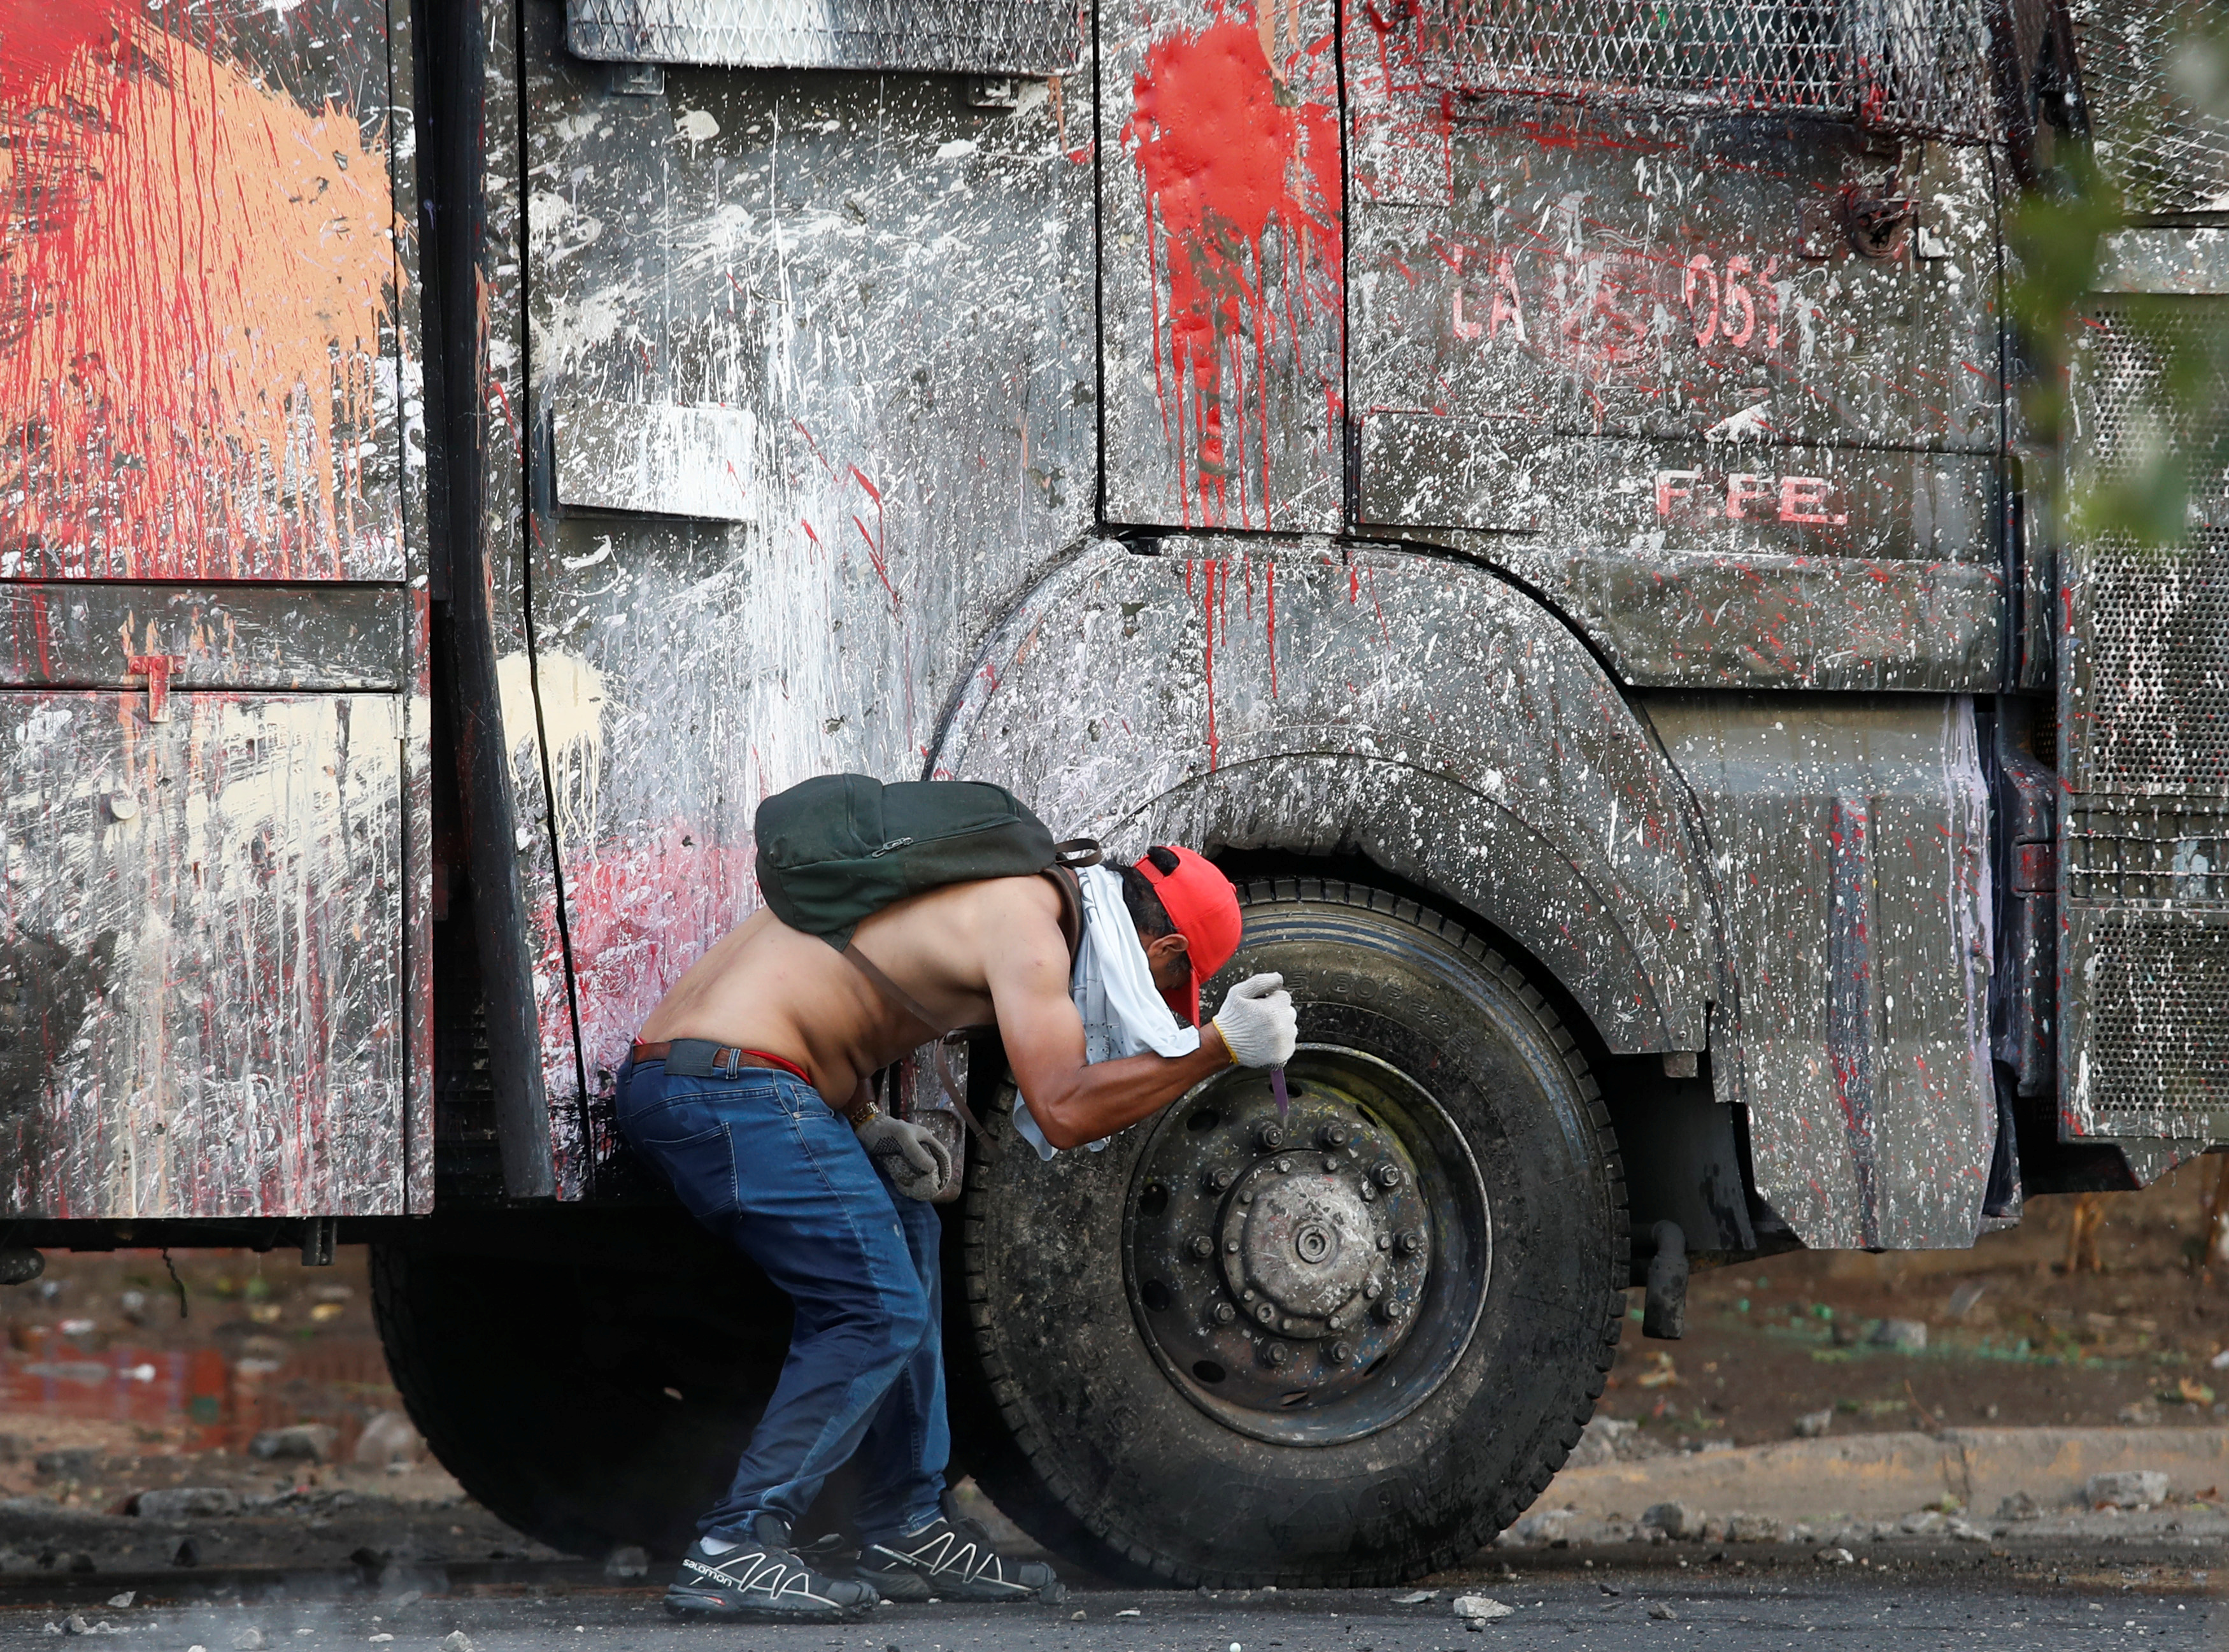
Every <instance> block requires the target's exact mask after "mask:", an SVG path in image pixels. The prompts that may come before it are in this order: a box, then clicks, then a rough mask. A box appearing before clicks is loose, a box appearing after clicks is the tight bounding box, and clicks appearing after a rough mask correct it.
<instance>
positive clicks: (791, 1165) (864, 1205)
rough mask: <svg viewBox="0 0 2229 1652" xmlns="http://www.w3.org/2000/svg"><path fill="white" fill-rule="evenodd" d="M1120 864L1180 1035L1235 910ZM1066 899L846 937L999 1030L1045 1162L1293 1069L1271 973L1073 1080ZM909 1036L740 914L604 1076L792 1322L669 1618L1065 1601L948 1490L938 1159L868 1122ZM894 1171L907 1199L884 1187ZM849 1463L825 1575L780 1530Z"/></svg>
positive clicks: (927, 906)
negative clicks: (843, 1570)
mask: <svg viewBox="0 0 2229 1652" xmlns="http://www.w3.org/2000/svg"><path fill="white" fill-rule="evenodd" d="M1117 870H1118V871H1119V872H1120V874H1121V879H1122V884H1123V903H1124V906H1125V908H1126V909H1127V911H1128V913H1129V915H1130V917H1131V921H1132V922H1133V923H1134V924H1135V926H1136V928H1137V930H1138V936H1139V939H1140V941H1141V942H1143V943H1144V946H1145V951H1146V957H1147V964H1148V965H1149V967H1151V970H1152V973H1153V983H1154V985H1155V987H1158V988H1159V991H1160V993H1161V994H1162V997H1163V998H1164V999H1165V1000H1166V1001H1167V1002H1168V1003H1169V1004H1170V1006H1171V1007H1172V1009H1174V1010H1175V1011H1176V1013H1177V1017H1178V1019H1179V1021H1180V1022H1184V1023H1185V1024H1187V1025H1195V1024H1197V1022H1198V1005H1199V987H1198V983H1199V981H1200V980H1201V979H1203V978H1204V977H1206V976H1209V975H1212V974H1214V973H1215V972H1216V971H1217V969H1219V968H1221V967H1223V965H1224V963H1226V962H1228V961H1229V960H1230V957H1231V955H1232V954H1234V953H1235V952H1236V951H1237V948H1238V941H1239V935H1240V930H1241V927H1242V920H1241V917H1240V915H1239V909H1238V902H1237V895H1236V893H1235V892H1234V891H1233V890H1232V889H1231V887H1230V882H1229V880H1227V879H1226V878H1224V876H1223V874H1222V873H1221V872H1219V871H1217V870H1216V869H1215V867H1214V866H1213V865H1211V864H1210V863H1209V862H1208V861H1206V860H1204V859H1203V858H1201V857H1200V856H1198V855H1196V854H1194V853H1192V852H1191V851H1190V850H1180V849H1172V848H1160V849H1155V850H1153V851H1150V852H1148V854H1147V857H1146V858H1145V859H1143V860H1141V861H1140V863H1139V865H1136V866H1128V867H1121V868H1119V869H1117ZM1062 913H1063V897H1062V895H1061V892H1060V891H1059V890H1057V888H1056V887H1055V886H1054V885H1053V884H1052V883H1051V882H1050V880H1049V879H1047V878H1045V877H1001V878H992V879H988V880H986V881H983V882H980V883H969V884H948V885H947V886H945V887H943V888H941V889H935V890H929V891H928V892H927V893H924V894H921V895H916V896H914V897H910V898H909V899H906V900H903V901H901V902H899V903H896V904H895V905H892V906H889V907H886V908H884V909H883V910H881V911H879V912H877V913H876V914H875V915H874V916H871V917H870V918H868V919H867V920H866V921H865V922H863V923H861V924H860V925H859V926H858V929H857V931H856V932H855V933H854V935H853V936H852V946H853V948H854V949H855V950H856V951H858V953H860V954H862V955H864V957H865V958H866V959H867V961H869V963H870V965H872V966H875V967H879V968H880V969H881V971H882V972H883V974H885V975H887V976H888V977H889V978H890V980H891V982H893V983H894V984H895V985H896V987H897V988H898V989H899V990H900V991H901V992H902V993H903V994H904V995H905V996H907V997H909V998H911V999H913V1000H915V1002H916V1003H918V1004H919V1005H920V1006H922V1009H924V1010H926V1011H927V1012H929V1013H930V1014H932V1015H935V1016H937V1017H939V1018H941V1020H942V1021H943V1023H944V1024H945V1025H952V1026H961V1025H988V1024H991V1023H992V1022H995V1023H996V1024H997V1025H998V1028H999V1033H1000V1035H1001V1037H1002V1038H1003V1039H1004V1041H1005V1051H1006V1058H1007V1060H1008V1062H1009V1063H1010V1064H1012V1068H1013V1073H1014V1079H1015V1083H1016V1085H1017V1087H1018V1090H1020V1092H1021V1094H1022V1096H1024V1097H1025V1103H1026V1105H1027V1107H1028V1109H1029V1111H1030V1114H1031V1117H1032V1118H1033V1119H1034V1120H1035V1122H1036V1123H1037V1128H1038V1129H1039V1131H1040V1132H1042V1134H1043V1135H1044V1139H1045V1141H1047V1142H1048V1143H1050V1146H1052V1147H1056V1148H1065V1147H1076V1146H1080V1145H1081V1144H1082V1143H1085V1142H1089V1141H1097V1140H1099V1139H1100V1138H1101V1137H1102V1136H1106V1135H1112V1134H1113V1133H1114V1132H1115V1131H1117V1130H1119V1129H1121V1128H1122V1127H1123V1126H1125V1125H1127V1124H1133V1123H1135V1122H1137V1121H1138V1120H1140V1119H1142V1118H1146V1117H1147V1116H1149V1115H1152V1114H1153V1113H1155V1112H1157V1111H1159V1109H1161V1108H1163V1107H1166V1106H1167V1105H1168V1103H1169V1102H1172V1101H1174V1100H1176V1099H1177V1097H1179V1096H1182V1095H1183V1094H1184V1093H1185V1091H1187V1090H1190V1089H1191V1088H1192V1086H1193V1085H1195V1084H1197V1083H1199V1081H1200V1080H1201V1079H1203V1078H1205V1077H1209V1076H1210V1075H1211V1074H1213V1073H1216V1072H1218V1071H1220V1070H1223V1069H1224V1068H1225V1067H1227V1066H1230V1064H1233V1063H1234V1062H1238V1063H1242V1064H1245V1065H1249V1066H1271V1065H1276V1064H1282V1062H1283V1061H1284V1060H1285V1059H1286V1058H1287V1057H1289V1056H1290V1055H1291V1054H1292V1051H1293V1044H1294V1029H1295V1021H1294V1011H1293V1006H1292V1000H1291V997H1290V995H1289V994H1288V993H1285V992H1284V991H1282V985H1283V983H1282V980H1281V978H1279V977H1277V976H1275V975H1257V976H1255V977H1253V978H1252V979H1250V980H1247V981H1244V982H1242V983H1241V984H1240V985H1239V986H1238V987H1235V988H1233V989H1232V991H1231V993H1230V996H1229V997H1227V998H1226V999H1225V1000H1224V1005H1223V1009H1222V1011H1221V1012H1220V1013H1219V1014H1217V1017H1216V1018H1215V1019H1214V1021H1212V1022H1211V1024H1209V1025H1207V1026H1206V1027H1204V1028H1203V1029H1202V1030H1201V1036H1200V1043H1199V1048H1198V1050H1196V1051H1192V1053H1190V1054H1188V1055H1183V1056H1176V1057H1164V1056H1159V1055H1140V1056H1130V1057H1124V1058H1122V1059H1120V1060H1110V1061H1103V1062H1100V1063H1098V1064H1087V1063H1086V1061H1085V1059H1084V1029H1083V1022H1082V1017H1081V1016H1080V1015H1079V1014H1078V1012H1077V1011H1076V1005H1075V1003H1074V1002H1073V1001H1072V1000H1071V999H1070V985H1069V971H1070V955H1069V947H1068V942H1067V940H1066V938H1065V936H1064V935H1063V932H1062V929H1061V919H1062ZM921 1041H922V1026H921V1025H920V1023H919V1022H918V1020H917V1019H915V1017H913V1016H912V1015H910V1014H909V1013H908V1012H905V1011H904V1010H903V1009H901V1008H900V1007H898V1006H897V1005H896V1004H895V1003H893V1002H892V1001H890V997H889V995H888V994H886V993H883V992H882V991H881V990H879V989H878V988H877V987H876V986H874V985H873V984H872V983H870V981H869V980H868V979H867V977H866V975H865V974H863V973H862V972H861V970H860V969H858V968H857V967H854V966H853V965H852V964H851V962H849V961H846V960H845V957H844V956H843V955H841V954H839V953H838V952H837V951H836V950H835V949H834V948H832V947H831V946H829V945H828V943H827V942H824V941H822V940H820V939H819V938H818V937H816V936H813V935H803V934H800V933H799V932H798V931H797V930H795V929H790V928H788V927H787V925H785V924H783V923H782V922H780V919H778V918H776V917H775V916H774V914H773V912H771V911H770V910H761V911H760V912H759V913H757V914H756V915H755V916H753V917H752V918H751V919H750V920H749V921H748V922H745V923H743V924H742V925H741V926H740V927H739V928H737V929H735V930H733V931H732V932H730V933H729V935H726V936H725V937H723V939H722V940H721V941H720V942H718V944H716V946H714V947H713V948H711V950H710V951H709V952H707V953H706V954H705V955H704V956H703V958H701V959H699V960H698V961H697V963H696V964H695V965H694V966H693V967H691V969H690V970H689V972H688V974H685V975H684V976H683V977H682V978H681V980H679V981H678V982H677V983H676V984H675V986H674V987H673V990H672V991H671V992H670V993H667V994H666V996H665V1000H664V1001H663V1002H662V1003H660V1004H659V1005H658V1008H657V1009H656V1010H654V1011H653V1012H652V1013H651V1017H650V1019H649V1020H648V1021H646V1023H644V1025H643V1029H642V1034H641V1038H640V1040H639V1042H638V1043H637V1044H636V1045H635V1048H634V1054H633V1058H632V1059H631V1060H630V1061H629V1062H628V1063H627V1064H626V1066H625V1067H624V1068H622V1069H621V1070H620V1077H619V1086H618V1090H619V1095H618V1102H619V1120H620V1129H621V1130H622V1131H623V1132H624V1133H625V1135H626V1138H627V1140H628V1141H630V1142H631V1143H633V1146H634V1147H635V1148H636V1149H637V1151H639V1152H640V1153H641V1154H643V1155H644V1156H645V1157H646V1158H648V1159H650V1160H652V1161H653V1162H654V1163H656V1164H657V1165H658V1167H660V1168H661V1169H663V1170H664V1171H665V1173H666V1175H667V1177H668V1178H669V1179H670V1180H671V1182H672V1184H673V1187H674V1191H675V1192H677V1193H678V1195H679V1196H680V1198H681V1200H682V1202H683V1203H684V1205H687V1206H688V1207H689V1209H690V1211H691V1213H692V1214H694V1215H695V1216H696V1218H697V1220H699V1221H700V1222H703V1224H704V1225H706V1226H707V1227H710V1229H712V1230H713V1231H715V1232H717V1233H719V1234H721V1235H723V1237H727V1238H728V1239H729V1240H730V1241H731V1242H732V1243H734V1244H736V1246H737V1247H738V1248H739V1249H741V1250H742V1251H743V1252H744V1254H746V1255H747V1256H748V1257H750V1258H751V1259H752V1260H753V1261H754V1262H755V1263H758V1265H759V1266H760V1267H761V1269H763V1270H765V1271H766V1273H767V1274H768V1276H769V1277H770V1278H772V1279H773V1280H774V1282H775V1283H776V1284H777V1285H779V1286H780V1287H781V1289H783V1290H785V1291H787V1293H788V1294H789V1296H790V1299H791V1301H792V1302H793V1303H794V1304H795V1305H796V1310H797V1315H796V1325H795V1328H794V1329H793V1332H792V1333H791V1337H790V1347H789V1356H788V1359H787V1362H786V1363H785V1364H784V1365H783V1366H782V1372H781V1378H780V1381H779V1382H778V1383H777V1384H776V1385H775V1387H774V1396H773V1398H771V1399H770V1400H769V1401H768V1405H767V1409H766V1413H765V1415H764V1417H761V1419H760V1422H759V1425H758V1427H757V1429H756V1430H755V1431H754V1432H753V1434H752V1436H751V1440H750V1443H749V1445H748V1447H747V1448H746V1449H745V1450H744V1452H743V1456H742V1462H741V1463H740V1464H739V1465H738V1467H737V1468H736V1477H735V1482H734V1483H733V1484H732V1485H731V1486H730V1487H729V1491H728V1495H726V1496H725V1497H724V1498H723V1499H722V1500H721V1501H720V1502H719V1503H718V1505H717V1506H716V1507H714V1508H713V1509H712V1510H711V1511H710V1513H708V1514H706V1515H705V1516H704V1517H703V1520H701V1521H699V1522H698V1530H699V1531H700V1533H702V1535H701V1536H700V1537H699V1539H698V1540H697V1543H696V1544H695V1545H694V1546H692V1547H691V1550H690V1552H689V1553H688V1555H687V1556H686V1557H684V1559H683V1561H682V1566H681V1572H680V1575H679V1577H678V1578H677V1579H676V1580H675V1582H674V1584H673V1585H672V1586H671V1588H670V1589H668V1590H667V1591H666V1597H665V1600H666V1608H667V1610H669V1611H671V1612H673V1613H675V1614H676V1615H678V1616H704V1617H752V1618H807V1619H810V1618H827V1619H838V1618H846V1617H859V1616H862V1615H864V1613H865V1612H867V1611H868V1610H871V1609H872V1608H873V1607H874V1606H875V1605H876V1604H877V1602H878V1601H880V1600H882V1599H883V1598H890V1599H897V1600H926V1599H928V1598H929V1597H931V1596H935V1597H941V1598H944V1599H947V1600H952V1599H957V1600H1025V1599H1031V1598H1041V1599H1047V1600H1057V1599H1058V1598H1059V1597H1060V1595H1061V1585H1060V1582H1059V1580H1058V1578H1056V1577H1055V1576H1054V1574H1053V1572H1052V1568H1051V1567H1050V1566H1048V1565H1044V1563H1043V1562H1040V1561H1031V1562H1023V1563H1018V1562H1016V1561H1014V1560H1012V1559H1005V1558H1003V1557H1001V1556H999V1554H998V1553H996V1552H994V1551H993V1550H992V1546H991V1543H990V1540H989V1538H988V1536H987V1534H986V1533H985V1532H984V1530H983V1528H982V1527H980V1526H979V1525H977V1524H976V1523H974V1522H973V1521H971V1520H967V1519H965V1518H964V1517H962V1516H961V1515H960V1514H959V1513H958V1511H957V1510H956V1509H955V1508H954V1507H953V1506H952V1504H951V1502H950V1499H949V1497H948V1495H947V1493H946V1490H945V1486H944V1468H945V1462H946V1459H947V1455H948V1449H949V1446H950V1434H949V1431H948V1430H947V1424H946V1420H945V1409H944V1361H943V1352H942V1346H941V1339H940V1335H939V1321H940V1318H941V1302H940V1295H941V1293H940V1290H939V1278H940V1270H939V1267H938V1262H937V1244H938V1237H939V1234H940V1231H941V1225H940V1223H939V1220H938V1218H937V1215H936V1212H935V1208H934V1206H932V1205H928V1204H925V1203H922V1199H924V1198H925V1197H926V1196H927V1195H928V1192H933V1191H935V1184H936V1181H937V1180H938V1170H939V1165H938V1162H937V1160H936V1158H935V1156H934V1155H933V1154H931V1153H930V1152H929V1151H928V1150H927V1149H928V1145H929V1142H930V1141H931V1140H932V1139H931V1138H928V1136H927V1133H926V1132H920V1131H917V1130H915V1127H913V1126H911V1125H909V1124H906V1123H905V1122H903V1121H900V1120H896V1119H890V1118H886V1117H884V1116H883V1115H880V1114H879V1113H878V1112H877V1111H876V1109H875V1107H874V1103H873V1101H872V1099H871V1097H870V1094H869V1090H868V1082H867V1081H868V1078H869V1077H870V1075H871V1074H873V1073H874V1072H876V1071H877V1070H879V1069H881V1068H883V1067H884V1066H887V1065H888V1064H890V1063H891V1062H893V1061H895V1060H896V1059H897V1058H898V1057H901V1056H903V1055H904V1054H906V1053H907V1052H908V1051H910V1050H912V1049H913V1048H915V1046H916V1045H919V1044H920V1043H921ZM863 1142H864V1143H865V1145H863ZM869 1147H872V1148H873V1149H874V1153H873V1156H872V1157H870V1152H869V1150H868V1149H869ZM893 1167H894V1168H895V1170H896V1173H898V1175H899V1176H900V1177H902V1178H903V1179H904V1185H905V1187H906V1191H908V1192H911V1193H912V1194H913V1195H914V1196H913V1197H897V1196H896V1194H897V1193H898V1192H899V1191H900V1186H901V1184H900V1183H896V1182H893V1181H892V1180H891V1174H890V1172H891V1169H892V1168H893ZM943 1169H944V1170H945V1172H946V1173H948V1169H949V1167H948V1166H946V1167H943ZM855 1451H856V1452H858V1453H860V1454H861V1465H860V1466H861V1468H862V1469H863V1470H864V1473H863V1475H862V1480H861V1486H860V1492H859V1501H858V1527H859V1532H860V1536H861V1540H862V1546H861V1551H860V1557H859V1562H858V1566H857V1568H856V1575H855V1576H853V1577H851V1578H829V1577H825V1576H823V1575H821V1574H820V1573H819V1572H816V1571H815V1570H814V1569H813V1566H812V1565H810V1564H809V1563H808V1562H807V1561H806V1560H805V1559H801V1558H800V1556H799V1555H798V1554H797V1552H795V1551H794V1549H793V1547H792V1537H791V1533H792V1529H793V1527H794V1526H795V1524H796V1522H797V1521H798V1520H800V1518H802V1516H803V1515H804V1514H805V1512H806V1508H807V1507H809V1506H810V1505H811V1504H812V1502H813V1498H814V1497H815V1496H816V1495H818V1494H819V1490H820V1488H821V1484H822V1482H824V1481H825V1479H826V1478H827V1476H828V1475H829V1474H830V1473H832V1471H833V1470H834V1469H837V1468H838V1467H839V1466H841V1465H842V1464H843V1463H844V1462H845V1461H846V1460H847V1459H849V1458H850V1457H851V1456H852V1455H853V1454H854V1452H855Z"/></svg>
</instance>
